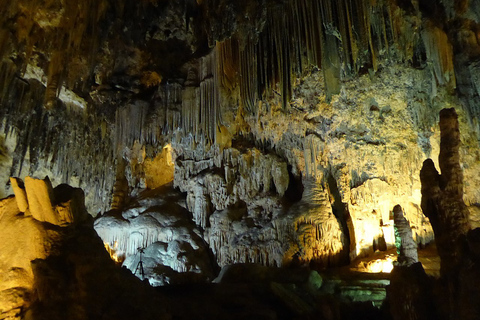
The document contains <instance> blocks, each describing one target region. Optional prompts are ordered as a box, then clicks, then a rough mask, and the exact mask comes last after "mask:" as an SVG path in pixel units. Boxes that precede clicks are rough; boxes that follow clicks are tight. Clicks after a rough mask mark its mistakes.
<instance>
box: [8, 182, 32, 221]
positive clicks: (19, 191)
mask: <svg viewBox="0 0 480 320" xmlns="http://www.w3.org/2000/svg"><path fill="white" fill-rule="evenodd" d="M10 184H11V185H12V189H13V192H14V193H15V200H16V201H17V206H18V209H19V210H20V212H25V211H27V208H28V200H27V194H26V193H25V186H24V185H23V181H22V180H20V179H19V178H13V177H11V178H10Z"/></svg>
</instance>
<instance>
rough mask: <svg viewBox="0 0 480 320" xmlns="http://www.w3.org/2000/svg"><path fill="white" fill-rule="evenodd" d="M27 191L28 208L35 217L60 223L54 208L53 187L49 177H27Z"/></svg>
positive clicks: (52, 222) (39, 219)
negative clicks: (39, 178)
mask: <svg viewBox="0 0 480 320" xmlns="http://www.w3.org/2000/svg"><path fill="white" fill-rule="evenodd" d="M25 191H26V193H27V198H28V208H29V210H30V213H31V214H32V216H33V218H34V219H36V220H38V221H42V222H43V221H45V222H49V223H51V224H59V219H58V216H57V215H56V214H55V211H54V209H53V202H54V199H53V188H52V184H51V183H50V180H49V179H48V177H47V178H45V180H38V179H34V178H31V177H26V178H25Z"/></svg>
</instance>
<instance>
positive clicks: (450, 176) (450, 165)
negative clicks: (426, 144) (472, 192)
mask: <svg viewBox="0 0 480 320" xmlns="http://www.w3.org/2000/svg"><path fill="white" fill-rule="evenodd" d="M457 118H458V116H457V113H456V112H455V109H453V108H452V109H444V110H442V112H441V113H440V130H441V144H440V155H439V163H440V169H441V172H442V173H441V175H440V174H439V173H438V171H437V170H436V169H435V165H434V163H433V161H432V160H431V159H427V160H425V162H424V164H423V167H422V170H421V172H420V179H421V181H422V210H423V212H424V214H425V215H426V216H427V217H428V218H429V219H430V221H431V223H432V227H433V230H434V232H435V242H436V244H437V248H438V253H439V255H440V258H441V259H442V260H441V261H442V262H441V264H442V265H441V267H442V268H441V271H442V274H443V275H448V274H450V273H452V272H456V271H458V268H459V267H460V262H461V259H462V255H461V250H462V248H461V247H462V241H463V240H462V239H463V238H464V237H465V235H466V234H467V232H468V231H469V230H470V221H469V211H468V208H467V207H466V205H465V203H464V202H463V199H462V196H463V173H462V168H461V166H460V161H459V160H460V155H459V147H460V132H459V127H458V120H457Z"/></svg>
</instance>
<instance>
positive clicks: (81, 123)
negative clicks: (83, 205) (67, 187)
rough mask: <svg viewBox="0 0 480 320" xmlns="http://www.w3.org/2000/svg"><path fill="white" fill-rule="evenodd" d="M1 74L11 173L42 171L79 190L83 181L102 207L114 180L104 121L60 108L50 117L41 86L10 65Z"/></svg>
mask: <svg viewBox="0 0 480 320" xmlns="http://www.w3.org/2000/svg"><path fill="white" fill-rule="evenodd" d="M1 72H2V74H3V75H4V77H5V78H4V79H3V81H2V82H1V83H0V93H1V96H0V106H1V108H0V119H2V123H1V130H3V133H4V134H6V135H7V136H9V137H10V138H12V139H16V145H15V149H14V151H13V155H12V158H13V159H12V160H13V161H12V167H11V172H10V175H11V176H25V175H33V174H35V171H37V169H43V168H44V169H47V170H51V171H52V173H53V174H54V175H55V176H57V177H58V178H59V179H61V182H63V183H71V178H72V177H75V178H76V179H78V180H77V181H78V183H79V184H80V185H81V186H82V187H84V186H83V185H82V183H84V182H85V183H87V182H88V184H89V186H90V188H88V190H86V192H90V191H92V192H95V194H94V195H93V197H92V198H93V201H94V202H96V203H104V199H108V195H107V194H108V192H109V191H108V190H111V188H112V181H114V177H115V176H114V172H112V170H111V167H112V166H113V164H114V157H113V154H112V152H110V150H111V143H110V141H111V140H110V137H109V136H108V131H107V130H106V129H105V127H106V124H105V121H104V120H103V119H100V118H97V117H95V116H94V115H92V114H90V115H87V113H86V112H85V110H83V109H76V108H67V107H65V106H64V105H62V104H59V106H58V107H57V108H56V109H55V115H53V114H52V112H51V111H49V110H47V109H45V107H44V104H43V98H44V96H45V95H46V89H45V86H44V85H43V84H42V83H40V82H39V81H37V80H34V79H29V80H28V81H27V80H25V79H22V78H20V77H19V76H18V70H17V69H16V67H15V66H14V65H13V64H12V63H4V64H2V66H1ZM105 150H107V152H105ZM27 158H28V163H29V166H25V164H26V163H27ZM106 208H108V203H105V207H104V208H103V209H106Z"/></svg>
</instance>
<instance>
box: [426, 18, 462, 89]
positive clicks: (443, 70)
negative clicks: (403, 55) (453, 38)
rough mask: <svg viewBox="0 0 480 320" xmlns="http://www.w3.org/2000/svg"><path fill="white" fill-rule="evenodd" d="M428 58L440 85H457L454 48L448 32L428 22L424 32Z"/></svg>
mask: <svg viewBox="0 0 480 320" xmlns="http://www.w3.org/2000/svg"><path fill="white" fill-rule="evenodd" d="M422 38H423V41H424V43H425V49H426V53H427V58H428V60H429V61H430V62H431V64H432V68H433V72H434V74H435V78H436V80H437V82H438V83H439V84H440V85H448V86H449V87H450V88H451V89H454V88H455V87H456V79H455V71H454V65H453V48H452V44H451V43H450V41H449V39H448V37H447V34H446V33H445V32H444V31H443V30H442V29H440V28H438V27H436V26H434V25H432V24H428V23H427V25H426V28H425V30H424V31H423V33H422Z"/></svg>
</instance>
